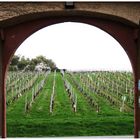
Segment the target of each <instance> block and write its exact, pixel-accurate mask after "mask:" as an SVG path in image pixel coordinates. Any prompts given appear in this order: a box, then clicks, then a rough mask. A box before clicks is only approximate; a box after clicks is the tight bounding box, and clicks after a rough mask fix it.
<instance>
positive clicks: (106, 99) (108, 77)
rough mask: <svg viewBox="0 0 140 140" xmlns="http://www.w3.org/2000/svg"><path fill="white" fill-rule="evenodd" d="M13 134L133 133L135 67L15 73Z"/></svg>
mask: <svg viewBox="0 0 140 140" xmlns="http://www.w3.org/2000/svg"><path fill="white" fill-rule="evenodd" d="M6 91H7V96H6V97H7V101H6V104H7V133H8V136H9V137H45V136H46V137H47V136H101V135H132V134H133V128H134V126H133V124H134V123H133V114H134V113H133V104H134V93H133V75H132V73H131V72H119V71H116V72H113V71H112V72H111V71H93V72H70V71H63V70H61V71H60V72H58V71H54V72H51V71H47V72H22V71H19V72H9V73H8V76H7V81H6Z"/></svg>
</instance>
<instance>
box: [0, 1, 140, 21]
mask: <svg viewBox="0 0 140 140" xmlns="http://www.w3.org/2000/svg"><path fill="white" fill-rule="evenodd" d="M74 5H75V6H74V9H65V2H0V21H4V20H7V19H11V18H14V17H19V16H22V15H28V14H36V15H37V14H38V13H43V12H45V13H46V14H47V13H48V12H49V13H50V12H54V11H58V12H61V14H62V15H63V14H65V13H68V12H77V11H78V12H80V11H84V13H83V14H86V13H87V14H88V12H90V13H94V14H97V13H100V14H105V15H112V16H116V17H121V18H124V19H127V20H129V21H131V22H133V23H135V24H139V19H140V3H139V2H127V3H124V2H75V3H74Z"/></svg>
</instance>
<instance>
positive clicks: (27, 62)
mask: <svg viewBox="0 0 140 140" xmlns="http://www.w3.org/2000/svg"><path fill="white" fill-rule="evenodd" d="M40 63H43V64H44V65H46V66H47V67H50V69H51V70H52V71H54V70H56V69H57V67H56V64H55V63H54V62H53V61H52V60H51V59H47V58H46V57H45V56H42V55H40V56H37V57H36V58H32V59H29V58H25V57H24V56H19V55H14V56H13V58H12V60H11V62H10V65H9V71H17V70H25V69H26V70H28V71H34V70H35V67H36V66H37V65H38V64H40Z"/></svg>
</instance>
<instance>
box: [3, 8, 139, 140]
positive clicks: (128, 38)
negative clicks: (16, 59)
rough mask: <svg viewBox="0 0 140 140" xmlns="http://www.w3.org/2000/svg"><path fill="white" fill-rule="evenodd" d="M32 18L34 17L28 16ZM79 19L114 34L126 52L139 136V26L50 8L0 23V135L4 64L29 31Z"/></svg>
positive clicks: (88, 14) (136, 129)
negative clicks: (132, 75)
mask: <svg viewBox="0 0 140 140" xmlns="http://www.w3.org/2000/svg"><path fill="white" fill-rule="evenodd" d="M30 17H33V18H30ZM66 21H71V22H81V23H87V24H90V25H93V26H96V27H98V28H100V29H102V30H104V31H106V32H107V33H109V34H110V35H111V36H112V37H114V38H115V39H116V40H117V41H118V42H119V43H120V44H121V46H122V47H123V48H124V50H125V51H126V53H127V55H128V57H129V59H130V61H131V64H132V69H133V73H134V77H135V112H134V114H135V124H134V127H135V137H138V132H139V129H140V121H139V113H140V109H139V108H138V98H139V96H140V91H139V89H138V83H139V82H138V81H139V79H140V72H139V70H140V65H139V62H140V33H139V26H138V25H137V24H134V23H133V22H130V21H128V20H126V19H124V18H118V17H117V18H116V20H115V16H111V15H107V14H101V13H95V12H94V14H91V12H89V13H88V12H86V14H85V12H84V11H83V12H82V11H75V12H71V10H70V9H69V12H65V10H64V11H57V10H56V11H55V10H54V11H53V13H52V12H48V13H47V14H46V12H41V13H38V16H36V14H27V15H26V14H25V15H22V16H17V17H15V18H12V19H9V20H6V21H3V22H1V32H0V33H1V38H0V53H1V58H0V72H1V75H0V81H1V92H0V93H1V96H0V99H1V101H2V102H1V103H2V104H1V114H2V115H1V116H0V119H1V121H0V122H1V127H2V131H1V135H2V137H3V138H4V137H6V95H5V75H6V72H7V66H8V64H9V61H10V59H11V57H12V55H13V54H14V52H15V50H16V49H17V48H18V47H19V45H20V44H21V43H22V42H23V41H24V40H25V39H26V38H27V37H29V36H30V35H31V34H33V33H34V32H36V31H38V30H39V29H41V28H43V27H46V26H49V25H52V24H56V23H60V22H66Z"/></svg>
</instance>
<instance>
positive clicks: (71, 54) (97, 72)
mask: <svg viewBox="0 0 140 140" xmlns="http://www.w3.org/2000/svg"><path fill="white" fill-rule="evenodd" d="M62 24H67V23H61V24H58V26H59V25H60V26H61V25H62ZM68 24H77V25H78V24H79V23H68ZM55 26H57V24H56V25H52V26H50V27H49V26H48V27H46V30H47V29H49V28H54V27H55ZM78 26H79V25H78ZM78 26H76V28H75V29H74V30H73V31H72V32H75V30H76V29H77V27H78ZM83 26H90V25H85V24H83ZM69 27H70V26H69ZM92 27H93V26H92ZM93 28H94V27H93ZM67 29H68V26H67ZM43 30H44V29H42V31H43ZM90 30H91V29H89V30H87V31H88V33H89V31H90ZM97 30H99V29H97ZM48 32H49V31H48ZM77 32H81V28H80V30H78V31H76V32H75V33H74V34H72V35H71V37H69V36H67V35H68V34H69V33H70V30H68V31H65V33H66V34H65V36H66V38H65V39H64V37H63V40H62V43H61V44H59V40H60V39H58V42H57V43H56V45H58V46H60V47H61V45H62V44H63V45H66V47H63V48H60V47H58V48H57V47H55V48H53V47H52V46H51V48H52V50H51V51H50V53H51V52H53V53H54V52H56V53H58V52H59V49H60V50H61V52H63V53H62V54H61V55H60V54H59V55H58V57H56V58H51V57H50V58H49V59H53V60H55V62H56V61H57V60H58V58H59V57H60V56H63V57H62V58H61V59H60V60H61V61H62V60H63V59H64V58H65V60H66V62H69V65H70V64H75V65H74V66H73V68H76V69H72V68H71V67H68V66H67V67H64V64H63V65H62V64H61V63H60V62H57V63H56V64H57V65H58V64H59V65H58V66H59V67H58V69H57V71H61V70H63V71H61V74H62V76H63V72H64V71H65V70H66V69H68V70H67V72H68V73H67V74H68V75H69V76H71V77H78V76H79V78H81V79H80V81H78V82H81V81H82V80H83V81H82V82H83V83H81V84H82V86H83V87H84V86H85V89H80V88H79V90H80V92H82V90H85V92H89V91H88V90H89V89H88V90H87V89H86V88H87V87H89V86H87V85H86V84H87V83H88V84H90V86H93V85H92V84H95V85H96V84H97V85H99V82H97V83H92V84H91V82H92V81H94V80H93V79H94V78H95V81H97V80H99V81H100V82H101V81H102V82H103V83H105V82H107V81H105V79H102V78H101V79H98V77H104V75H106V77H109V76H110V75H111V76H112V78H116V77H113V76H114V75H113V74H114V72H115V70H116V69H115V67H114V69H113V68H112V72H111V73H108V69H104V67H99V65H97V64H96V63H95V64H94V65H96V67H97V66H98V69H95V66H94V67H88V66H91V65H92V64H91V63H88V65H86V66H85V67H83V68H82V69H80V68H79V67H81V66H82V65H80V64H81V63H78V62H79V60H82V63H83V61H84V60H83V59H82V58H83V57H85V52H86V51H87V50H89V51H88V52H87V54H88V55H86V57H85V59H86V58H88V59H86V60H85V61H84V62H85V63H84V64H86V63H87V62H88V61H89V60H92V61H91V62H92V63H93V60H97V59H99V58H100V57H98V56H99V55H97V52H98V53H99V54H100V55H101V56H104V57H103V58H102V59H101V60H99V62H98V63H100V64H101V62H102V61H103V60H104V59H106V58H107V59H106V60H107V61H108V60H110V59H113V57H114V56H115V55H116V52H117V49H115V47H114V48H113V50H115V53H114V54H113V55H112V53H113V52H114V51H113V50H112V51H111V53H110V54H111V55H112V57H111V58H108V55H107V54H106V55H104V54H105V49H103V46H102V49H101V50H98V48H99V47H100V45H99V47H98V48H97V50H96V52H95V53H94V51H93V50H91V48H93V47H94V46H92V45H91V47H89V48H88V46H90V44H91V42H90V41H91V40H92V39H94V41H93V42H94V43H95V41H97V39H95V38H96V35H92V34H91V35H90V36H88V39H90V41H89V40H88V41H87V42H86V43H81V44H75V43H74V44H73V45H72V44H71V42H74V41H75V40H77V38H76V37H77V36H78V35H77V34H76V33H77ZM85 32H86V31H85ZM85 32H84V30H83V31H82V34H84V33H85ZM102 32H103V31H102ZM49 33H50V32H49ZM96 33H97V32H96ZM60 34H61V28H60V27H59V31H58V34H57V36H56V37H58V36H60ZM107 35H108V34H107ZM49 36H51V35H50V34H49ZM49 36H47V38H46V40H45V41H46V42H47V43H48V42H49V41H50V40H51V39H48V37H49ZM108 36H109V35H108ZM52 37H54V33H53V34H52ZM78 37H79V36H78ZM90 37H92V38H90ZM100 38H101V36H100ZM37 39H38V37H37V38H36V39H34V40H37ZM47 39H48V40H47ZM56 39H57V38H56ZM67 39H68V40H67ZM53 40H54V39H53ZM53 40H51V41H50V44H51V45H52V44H53V43H54V41H53ZM81 40H85V36H84V37H83V38H82V39H81ZM41 42H43V40H41ZM79 42H80V41H79ZM89 42H90V43H89ZM98 42H101V40H98ZM105 42H107V40H105ZM36 44H37V43H35V44H34V45H36ZM87 44H88V46H87ZM30 45H31V44H30ZM56 45H55V46H56ZM68 45H71V46H70V47H67V46H68ZM74 45H76V47H74V48H73V46H74ZM79 46H80V47H79ZM83 46H86V48H84V47H83ZM118 46H119V43H117V47H118ZM47 47H48V46H45V48H47ZM78 47H79V48H78ZM110 47H111V45H110ZM117 47H116V48H117ZM119 47H120V46H119ZM24 48H25V47H24ZM69 48H70V49H69ZM120 48H121V49H122V47H120ZM28 49H29V47H28ZM75 49H76V50H75ZM110 49H111V48H110ZM31 50H32V49H31ZM41 50H43V49H40V50H39V51H41ZM46 50H47V51H48V50H49V49H48V48H47V49H46ZM64 50H65V51H67V53H64ZM79 50H80V51H79ZM20 51H21V52H23V50H22V49H21V50H20ZM71 51H72V52H71ZM75 51H76V53H74V52H75ZM77 51H78V53H77ZM121 51H122V50H121ZM36 52H37V51H36ZM44 52H45V51H44V50H43V51H42V52H41V53H44ZM59 53H60V52H59ZM80 53H81V54H82V55H81V56H79V57H78V58H79V60H78V58H77V57H76V56H77V54H80ZM93 54H94V56H96V57H95V58H92V57H91V56H93ZM123 54H125V52H124V50H123V53H122V55H123ZM24 55H25V54H24ZM26 55H27V53H26ZM43 55H46V54H43ZM48 55H49V54H48ZM55 55H56V54H55ZM29 56H30V54H29V55H28V56H27V57H29ZM67 56H68V57H70V59H72V57H73V59H72V61H68V59H66V58H67ZM89 56H90V57H89ZM125 56H126V57H125V59H127V60H128V57H127V55H126V54H125ZM48 57H49V56H48ZM119 58H120V56H119ZM117 59H118V58H117ZM76 60H78V61H76ZM95 62H96V61H95ZM113 62H115V59H114V61H113ZM120 62H122V59H121V61H119V63H117V62H116V63H115V64H116V65H120ZM78 64H79V65H78ZM104 64H105V62H104V63H102V65H104ZM125 64H126V63H125V62H124V63H122V66H124V65H125ZM57 65H56V66H57ZM65 65H66V64H65ZM77 65H78V66H79V67H77ZM106 65H107V64H106ZM109 65H112V63H110V64H109ZM130 66H131V64H130V62H129V66H128V67H129V68H130V69H129V70H128V71H131V72H132V69H131V67H130ZM87 67H88V68H87ZM110 69H111V68H109V70H110ZM123 69H124V67H122V68H120V69H118V70H119V71H122V70H123ZM72 71H74V73H73V72H72ZM78 71H80V72H81V73H82V74H83V75H82V76H81V75H80V74H79V73H78ZM85 71H88V73H85ZM103 71H105V73H104V74H103V75H102V73H101V72H103ZM90 72H91V73H92V72H93V74H91V75H90V74H89V73H90ZM67 74H66V75H67ZM117 74H118V73H117ZM119 74H122V75H123V76H126V75H125V74H128V73H123V72H122V73H119ZM129 74H130V73H129ZM129 74H128V75H129ZM56 75H57V72H56ZM130 75H131V74H130ZM130 75H129V76H130ZM53 76H54V77H55V72H54V70H53ZM69 76H68V77H67V78H68V79H69V82H68V81H67V80H66V79H65V80H64V83H63V84H64V86H66V87H65V88H66V90H68V91H67V92H68V96H70V94H71V93H69V92H70V89H69V88H68V85H72V80H73V83H74V82H75V80H74V79H70V78H71V77H69ZM85 76H86V77H85ZM92 76H93V77H92ZM111 76H110V77H111ZM129 76H128V77H129ZM60 77H61V75H58V76H57V78H58V79H59V78H60ZM117 77H118V76H117ZM63 78H64V77H63ZM91 78H93V79H92V81H90V79H91ZM96 78H97V79H96ZM118 79H119V78H118ZM106 80H107V79H106ZM52 81H53V79H52ZM66 81H67V82H66ZM84 81H86V83H84ZM57 82H58V81H57ZM61 82H62V81H61ZM78 82H77V83H78ZM115 82H116V83H117V81H113V83H115ZM68 83H69V84H68ZM58 84H59V82H58ZM61 84H62V83H61ZM109 84H110V83H109ZM125 84H126V83H125ZM97 85H96V86H97ZM100 86H102V89H104V88H105V87H104V86H105V85H104V84H103V85H102V84H101V85H100ZM114 86H115V84H114ZM75 88H76V87H75ZM92 88H93V87H92ZM92 88H91V89H92ZM127 88H128V87H127ZM91 89H90V90H91ZM57 90H59V89H57ZM76 90H78V85H77V89H76ZM76 90H75V89H74V91H76ZM98 90H99V89H98V88H97V89H96V92H98V93H96V94H95V95H92V96H98V94H99V98H101V99H103V98H105V100H109V102H112V104H117V103H116V101H115V100H113V99H112V98H111V97H110V96H109V95H105V94H103V93H99V91H98ZM104 90H105V89H104ZM116 90H117V89H116ZM125 90H127V89H126V87H125ZM92 91H93V89H92ZM56 92H57V91H56ZM67 92H66V93H67ZM85 92H83V95H80V94H79V95H77V96H75V94H74V95H73V96H74V97H73V98H74V99H73V100H76V102H77V107H78V100H77V99H78V97H80V96H82V97H84V98H85V102H87V103H88V104H92V105H93V108H94V113H93V114H92V115H93V116H94V115H95V114H96V113H97V114H96V115H97V116H100V111H99V110H100V109H99V107H98V105H97V104H98V103H97V101H95V103H94V100H92V98H90V97H88V96H89V95H86V94H85ZM90 92H91V91H90ZM94 92H95V91H94ZM84 94H85V95H84ZM118 94H119V92H118ZM23 96H24V95H23ZM39 96H41V95H39ZM130 96H132V95H131V94H130ZM21 97H22V95H21ZM32 97H33V96H32ZM42 97H44V98H45V96H42ZM51 97H52V96H51V95H50V99H51ZM28 98H29V97H26V96H25V99H24V101H25V102H26V101H27V100H28ZM88 98H89V99H88ZM94 98H95V99H96V98H97V97H94ZM121 98H122V99H121V103H122V104H121V105H122V106H120V107H119V111H118V112H121V113H122V112H123V107H124V105H125V104H124V102H125V101H126V99H124V98H126V97H124V96H123V95H121ZM132 98H133V96H132ZM31 99H32V98H31ZM67 100H68V98H67ZM50 102H51V100H50ZM103 102H106V101H103ZM119 103H120V102H118V104H119ZM100 104H101V103H100ZM107 104H108V103H107ZM74 105H75V104H74ZM58 106H59V105H58ZM88 106H90V105H88ZM89 108H91V107H89ZM61 109H62V108H61ZM104 109H105V108H104ZM40 110H41V109H39V110H38V111H40ZM128 110H129V109H128ZM76 112H78V111H77V110H76ZM95 112H96V113H95ZM114 112H115V111H114ZM121 113H120V114H121ZM60 114H61V113H60ZM85 114H86V113H83V114H81V116H82V115H85ZM103 114H104V112H103ZM109 114H110V115H111V113H108V115H109ZM124 114H125V115H126V114H127V113H124ZM132 114H133V113H132ZM132 114H131V115H132ZM32 115H33V114H32ZM67 115H68V116H69V115H70V114H67ZM108 115H107V117H108ZM131 115H130V116H131ZM29 116H30V115H29ZM68 116H67V117H68ZM97 116H96V117H97ZM123 117H124V116H123ZM131 117H132V116H131ZM29 118H30V117H29ZM85 118H86V117H85ZM89 118H91V116H90V117H89ZM132 118H133V117H132ZM80 119H81V118H80ZM120 120H121V119H120ZM63 121H64V120H63ZM81 121H82V120H81ZM121 121H122V120H121ZM131 121H133V120H131ZM68 122H69V121H68ZM68 122H67V123H68ZM97 122H98V121H97ZM92 123H93V122H92ZM92 123H89V124H88V125H91V124H92ZM121 123H124V122H123V121H122V122H121ZM36 125H37V124H36ZM85 125H87V124H85ZM28 127H30V126H28ZM86 127H87V126H86ZM121 127H122V126H121ZM76 128H77V127H76ZM91 129H92V128H91ZM113 134H114V135H115V134H116V133H115V132H114V133H113ZM80 135H82V134H80ZM95 135H96V134H95ZM101 135H102V134H101Z"/></svg>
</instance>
